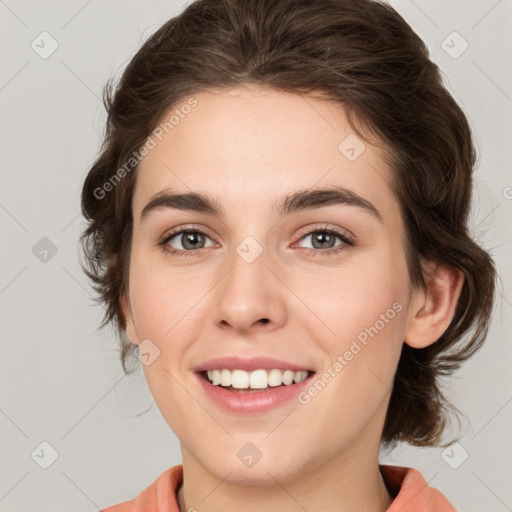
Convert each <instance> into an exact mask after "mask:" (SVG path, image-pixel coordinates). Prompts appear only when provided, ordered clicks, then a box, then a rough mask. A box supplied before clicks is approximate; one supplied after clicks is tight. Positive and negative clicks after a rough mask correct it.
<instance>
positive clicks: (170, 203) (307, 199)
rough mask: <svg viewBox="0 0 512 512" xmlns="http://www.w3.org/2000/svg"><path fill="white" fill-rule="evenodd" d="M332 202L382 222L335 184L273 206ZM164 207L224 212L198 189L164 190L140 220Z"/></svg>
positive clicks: (288, 208)
mask: <svg viewBox="0 0 512 512" xmlns="http://www.w3.org/2000/svg"><path fill="white" fill-rule="evenodd" d="M334 205H348V206H356V207H358V208H361V209H363V210H364V211H366V212H368V213H370V214H371V215H373V216H374V217H375V218H376V219H378V220H379V221H380V222H382V215H381V214H380V212H379V210H377V208H376V207H375V206H374V205H373V204H372V203H370V202H369V201H368V200H366V199H364V198H363V197H361V196H359V195H358V194H356V193H355V192H353V191H351V190H348V189H346V188H343V187H339V186H332V187H327V188H309V189H303V190H299V191H296V192H292V193H291V194H288V195H287V196H285V197H284V198H283V199H281V201H280V202H279V203H277V204H275V205H274V209H275V210H276V211H277V212H278V214H279V215H281V216H282V215H288V214H290V213H293V212H297V211H303V210H308V209H315V208H322V207H324V206H334ZM167 208H170V209H175V210H184V211H194V212H203V213H208V214H211V215H215V216H217V217H222V216H223V215H224V210H223V208H222V206H221V205H220V204H219V203H218V202H217V201H216V200H215V198H213V197H211V196H210V195H208V194H204V193H201V192H189V193H173V192H172V191H170V190H168V189H165V190H162V191H160V192H157V193H156V194H155V195H154V196H152V197H151V199H150V201H149V202H148V203H147V204H146V206H145V207H144V208H143V209H142V212H141V215H140V216H141V221H142V220H144V219H145V218H146V217H148V216H149V214H150V213H152V212H154V211H156V210H161V209H167Z"/></svg>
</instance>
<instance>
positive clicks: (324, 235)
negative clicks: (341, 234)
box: [317, 232, 332, 248]
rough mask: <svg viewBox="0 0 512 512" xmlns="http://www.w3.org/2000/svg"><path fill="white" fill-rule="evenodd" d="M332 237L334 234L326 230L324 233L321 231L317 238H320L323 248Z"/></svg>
mask: <svg viewBox="0 0 512 512" xmlns="http://www.w3.org/2000/svg"><path fill="white" fill-rule="evenodd" d="M331 237H332V235H331V234H329V233H325V232H322V233H320V234H319V235H317V239H320V245H321V246H322V248H323V246H324V245H325V244H326V243H328V242H329V240H330V239H331ZM322 238H323V239H324V240H323V241H322Z"/></svg>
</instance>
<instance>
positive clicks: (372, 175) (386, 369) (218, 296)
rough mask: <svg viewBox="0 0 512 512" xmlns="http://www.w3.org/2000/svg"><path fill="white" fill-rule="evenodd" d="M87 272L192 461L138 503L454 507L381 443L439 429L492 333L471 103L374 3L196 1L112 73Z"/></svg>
mask: <svg viewBox="0 0 512 512" xmlns="http://www.w3.org/2000/svg"><path fill="white" fill-rule="evenodd" d="M106 107H107V110H108V123H107V133H106V137H105V142H104V145H103V148H102V152H101V155H100V156H99V158H98V159H97V161H96V162H95V164H94V165H93V167H92V169H91V170H90V172H89V174H88V176H87V178H86V181H85V184H84V188H83V195H82V207H83V212H84V215H85V217H86V218H87V220H88V222H89V225H88V227H87V230H86V232H85V233H84V236H83V243H84V248H85V254H86V256H87V263H88V267H87V268H86V271H87V273H88V275H89V277H90V278H91V279H92V280H93V282H94V283H95V285H96V289H97V290H98V292H99V293H100V296H101V299H102V300H103V301H104V303H105V305H106V315H105V322H109V321H113V322H114V323H115V324H116V325H117V327H118V331H119V334H120V338H121V342H122V351H121V361H122V363H123V368H124V370H125V372H127V369H126V365H125V362H126V359H127V357H128V356H129V355H130V354H131V353H133V351H135V350H137V351H138V352H139V357H140V360H141V362H142V363H143V369H144V373H145V376H146V379H147V382H148V386H149V388H150V390H151V393H152V395H153V397H154V399H155V402H156V404H157V405H158V407H159V409H160V411H161V413H162V415H163V417H164V418H165V420H166V421H167V422H168V424H169V426H170V427H171V429H172V430H173V431H174V433H175V434H176V435H177V437H178V439H179V441H180V446H181V452H182V458H183V464H182V465H178V466H174V467H172V468H170V469H168V470H167V471H166V472H164V473H163V474H162V475H160V477H158V478H157V479H156V480H155V482H154V483H153V484H152V485H151V486H150V487H148V488H147V489H145V490H143V491H142V492H139V494H138V496H137V497H136V498H135V499H133V500H132V501H128V502H125V503H123V504H119V505H116V506H112V507H110V508H108V509H106V511H108V512H125V511H130V512H131V511H155V510H158V511H159V512H170V511H178V510H179V511H181V512H183V511H186V510H187V511H190V510H198V511H202V510H205V511H206V510H207V511H212V512H213V511H218V510H219V511H220V510H222V511H230V510H239V509H240V508H242V507H243V509H244V510H255V511H256V510H258V511H259V510H269V511H270V510H280V511H283V510H284V511H292V510H308V511H309V512H314V511H317V510H322V511H331V510H333V511H334V510H336V511H340V510H346V511H351V512H357V511H363V510H364V511H374V512H383V511H386V510H387V511H389V512H398V511H399V510H400V511H402V512H408V511H412V510H414V511H434V510H435V511H436V512H439V511H453V510H455V509H454V508H453V507H452V506H451V505H450V503H449V501H448V499H447V498H446V497H444V496H443V495H442V494H441V493H440V492H439V491H437V490H436V489H433V488H431V487H429V486H428V485H427V483H426V481H425V480H424V478H423V476H422V475H421V474H420V473H419V472H418V471H417V470H414V469H412V468H400V467H396V466H385V465H379V459H378V456H379V449H380V446H381V445H384V446H386V447H393V446H394V445H395V444H396V443H397V442H399V441H401V442H408V443H410V444H413V445H416V446H436V445H441V446H447V445H448V444H449V443H444V444H442V434H443V431H444V427H445V424H446V421H447V418H448V416H447V412H448V410H449V408H450V407H451V406H450V404H449V403H448V402H447V401H446V400H445V398H444V396H443V395H442V393H441V390H440V389H439V384H438V378H439V377H440V376H442V375H449V374H450V373H451V372H453V371H454V370H455V369H457V368H458V366H459V365H460V363H461V362H462V361H464V360H465V359H467V358H468V357H469V356H471V355H472V354H473V353H474V352H475V351H476V350H477V349H478V348H479V347H480V346H481V345H482V343H483V341H484V339H485V336H486V333H487V329H488V324H489V319H490V315H491V311H492V305H493V296H494V282H495V271H494V266H493V262H492V260H491V258H490V257H489V255H488V254H487V253H486V252H485V251H484V250H483V249H482V248H480V247H479V246H478V245H477V244H476V243H475V242H474V241H473V240H472V238H471V236H470V234H469V233H468V230H467V217H468V211H469V207H470V197H471V190H472V172H473V167H474V165H475V152H474V146H473V142H472V134H471V130H470V127H469V125H468V122H467V119H466V117H465V116H464V114H463V112H462V110H461V109H460V108H459V106H458V105H457V104H456V102H455V101H454V99H453V98H452V97H451V96H450V94H449V93H448V92H447V90H446V89H445V88H444V86H443V84H442V80H441V77H440V73H439V70H438V69H437V67H436V66H435V64H433V63H432V62H431V61H430V60H429V58H428V53H427V50H426V47H425V45H424V44H423V42H422V41H421V40H420V39H419V37H418V36H417V35H416V34H415V33H414V32H413V31H412V29H411V28H410V27H409V26H408V25H407V23H406V22H405V21H404V20H403V19H402V18H401V16H400V15H398V14H397V13H396V11H395V10H394V9H393V8H391V7H390V6H389V5H387V4H383V3H379V2H374V1H371V0H350V1H349V0H315V1H313V2H311V1H309V0H308V1H306V0H303V1H300V0H293V1H292V0H257V1H254V0H251V1H249V0H229V1H228V0H198V1H196V2H194V3H192V4H191V5H189V6H188V7H187V8H186V9H185V10H184V12H183V13H182V14H181V15H179V16H177V17H175V18H173V19H171V20H170V21H168V22H167V23H166V24H165V25H163V26H162V27H161V28H160V29H159V30H158V31H157V32H156V33H155V34H154V35H153V36H152V37H150V38H149V40H148V41H147V42H146V43H145V44H144V45H143V47H142V48H141V49H140V50H139V51H138V53H137V54H136V55H135V57H134V58H133V59H132V61H131V62H130V63H129V65H128V67H127V69H126V71H125V72H124V74H123V76H122V78H121V80H120V82H119V84H118V85H117V86H116V87H115V88H114V87H112V88H110V89H107V94H106Z"/></svg>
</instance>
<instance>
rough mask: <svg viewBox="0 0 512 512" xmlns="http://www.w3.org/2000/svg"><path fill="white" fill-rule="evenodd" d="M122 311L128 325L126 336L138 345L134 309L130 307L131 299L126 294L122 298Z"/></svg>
mask: <svg viewBox="0 0 512 512" xmlns="http://www.w3.org/2000/svg"><path fill="white" fill-rule="evenodd" d="M120 303H121V309H122V312H123V317H124V319H125V324H126V336H127V337H128V339H129V340H130V342H131V343H132V344H133V345H138V344H139V342H138V337H137V329H136V328H135V321H134V319H133V313H132V308H131V305H130V299H129V297H128V295H127V294H126V293H124V294H123V295H122V296H121V298H120Z"/></svg>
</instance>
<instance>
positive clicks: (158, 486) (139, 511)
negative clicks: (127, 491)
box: [101, 465, 457, 512]
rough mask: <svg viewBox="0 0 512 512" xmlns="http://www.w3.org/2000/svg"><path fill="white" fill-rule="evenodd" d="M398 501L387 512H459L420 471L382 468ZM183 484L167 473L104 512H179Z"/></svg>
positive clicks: (176, 471) (178, 471) (172, 471)
mask: <svg viewBox="0 0 512 512" xmlns="http://www.w3.org/2000/svg"><path fill="white" fill-rule="evenodd" d="M379 467H380V470H381V473H382V477H383V479H384V481H385V483H386V485H387V487H388V489H389V492H390V494H391V495H392V496H393V497H394V501H393V503H392V504H391V507H389V508H388V510H387V512H457V511H456V510H455V508H453V507H452V505H450V503H449V502H448V500H447V499H446V498H445V497H444V496H443V495H442V494H441V493H440V492H439V491H438V490H437V489H434V488H432V487H429V486H428V485H427V482H426V481H425V479H424V478H423V476H422V475H421V473H420V472H419V471H417V470H416V469H412V468H406V467H400V466H387V465H381V466H379ZM182 481H183V466H181V465H178V466H173V467H171V468H169V469H167V470H166V471H164V472H163V473H162V474H161V475H160V476H159V477H158V478H157V479H156V480H155V481H154V482H153V483H152V484H151V485H150V486H149V487H147V488H146V489H144V490H143V491H142V492H141V493H140V494H139V495H138V496H137V497H136V498H134V499H133V500H130V501H125V502H123V503H119V504H118V505H113V506H111V507H109V508H106V509H103V511H101V512H179V510H180V509H179V507H178V503H177V500H176V492H177V490H178V488H179V487H180V485H181V482H182Z"/></svg>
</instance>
